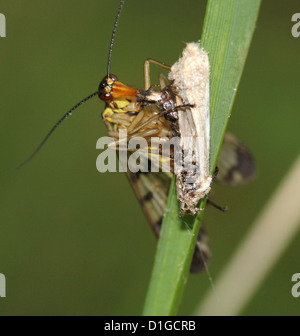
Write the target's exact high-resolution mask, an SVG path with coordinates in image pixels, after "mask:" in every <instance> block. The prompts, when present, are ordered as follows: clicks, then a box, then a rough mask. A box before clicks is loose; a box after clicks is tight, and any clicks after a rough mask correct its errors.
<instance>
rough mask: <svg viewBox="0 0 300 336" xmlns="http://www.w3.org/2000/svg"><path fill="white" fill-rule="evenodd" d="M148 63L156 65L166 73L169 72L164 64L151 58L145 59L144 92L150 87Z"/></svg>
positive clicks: (169, 68) (168, 68) (168, 67)
mask: <svg viewBox="0 0 300 336" xmlns="http://www.w3.org/2000/svg"><path fill="white" fill-rule="evenodd" d="M150 63H152V64H155V65H158V66H159V67H161V68H163V69H166V70H168V71H170V70H171V67H170V66H168V65H166V64H164V63H161V62H158V61H155V60H154V59H152V58H148V59H146V61H145V63H144V77H145V90H148V89H149V88H150V86H151V82H150Z"/></svg>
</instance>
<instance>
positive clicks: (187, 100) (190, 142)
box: [19, 0, 254, 272]
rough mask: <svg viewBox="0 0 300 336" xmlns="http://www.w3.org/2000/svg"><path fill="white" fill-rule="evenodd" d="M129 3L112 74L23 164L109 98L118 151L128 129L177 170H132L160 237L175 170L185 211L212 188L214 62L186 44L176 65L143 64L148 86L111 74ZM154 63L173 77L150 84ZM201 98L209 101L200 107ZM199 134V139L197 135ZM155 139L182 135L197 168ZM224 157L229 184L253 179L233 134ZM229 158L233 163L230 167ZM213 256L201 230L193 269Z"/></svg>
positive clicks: (185, 153) (182, 146)
mask: <svg viewBox="0 0 300 336" xmlns="http://www.w3.org/2000/svg"><path fill="white" fill-rule="evenodd" d="M124 1H125V0H122V1H121V3H120V6H119V11H118V14H117V17H116V21H115V25H114V29H113V33H112V39H111V44H110V49H109V58H108V66H107V75H106V76H105V77H104V78H103V80H102V81H101V82H100V85H99V87H98V90H97V91H96V92H94V93H92V94H91V95H89V96H88V97H87V98H85V99H83V100H82V101H80V102H79V103H78V104H76V105H75V106H74V107H73V108H72V109H71V110H69V111H68V112H67V113H66V114H65V115H64V116H63V117H62V118H61V119H60V120H59V121H58V122H57V123H56V124H55V125H54V127H53V128H52V129H51V130H50V132H49V133H48V134H47V136H46V137H45V138H44V140H43V141H42V142H41V144H40V145H39V146H38V147H37V149H36V150H35V151H34V152H33V154H32V155H31V156H30V157H29V158H28V159H27V160H26V161H25V162H24V163H22V164H21V165H20V166H19V167H22V166H24V165H25V164H27V163H28V162H29V161H30V160H31V159H32V158H34V157H35V156H36V154H37V153H38V152H39V151H40V149H41V148H42V147H43V146H44V144H45V143H46V142H47V141H48V139H49V137H50V136H51V135H52V134H53V132H54V131H55V130H56V129H57V128H58V126H60V125H61V123H62V122H63V121H64V120H65V119H66V118H67V117H68V116H69V115H71V114H72V112H73V111H74V110H75V109H77V108H78V107H79V106H80V105H82V104H83V103H85V102H86V101H88V100H89V99H91V98H93V97H95V96H98V97H99V98H100V99H101V100H102V101H105V104H106V108H105V110H104V112H103V114H102V116H103V119H104V122H105V124H106V126H107V129H108V135H109V136H110V137H112V138H114V139H115V140H116V141H115V143H116V144H117V149H118V150H119V151H120V150H122V149H121V147H122V146H121V139H120V138H119V131H120V130H126V133H127V135H128V136H127V141H129V140H132V139H135V138H137V137H143V138H144V139H146V143H147V146H146V148H145V151H146V152H147V153H149V154H150V156H148V157H149V160H148V161H147V163H146V164H148V165H149V166H151V165H152V164H153V162H154V161H155V162H158V165H159V168H162V167H163V165H164V163H166V162H167V163H169V164H170V166H171V168H172V171H173V172H168V173H165V172H162V171H160V172H151V171H149V172H146V171H147V170H140V171H137V172H131V171H127V176H128V179H129V181H130V182H131V184H132V186H133V189H134V191H135V193H136V195H137V197H138V199H139V201H140V203H141V206H142V208H143V210H144V212H145V214H146V217H147V219H148V221H149V222H150V224H151V227H152V229H153V231H154V233H155V235H156V236H157V237H159V235H160V231H161V224H162V219H163V216H164V212H165V207H166V202H167V197H168V192H169V188H170V181H171V178H172V175H173V173H175V175H176V180H177V188H178V199H179V201H180V203H181V210H182V212H187V213H192V214H194V213H196V212H197V211H198V210H199V209H198V208H197V204H198V203H199V200H200V199H201V198H203V197H205V196H206V195H208V193H209V191H210V184H211V181H212V176H210V174H209V166H208V162H209V160H208V153H209V128H210V127H209V108H208V105H209V104H208V102H209V80H208V78H207V76H208V77H209V64H208V63H207V62H208V58H207V54H206V53H205V51H203V50H201V49H200V48H199V46H198V45H197V44H195V43H192V44H188V45H187V47H186V49H185V52H184V54H183V57H182V59H181V60H179V61H178V62H177V63H175V65H174V66H173V67H169V66H167V65H165V64H163V63H160V62H157V61H155V60H152V59H148V60H146V61H145V64H144V72H145V87H144V89H137V88H134V87H131V86H127V85H125V84H123V83H121V82H120V81H119V80H118V78H117V77H116V76H115V75H113V74H111V73H110V65H111V56H112V48H113V44H114V38H115V33H116V29H117V24H118V21H119V17H120V13H121V10H122V7H123V5H124ZM191 54H196V56H195V57H194V58H193V59H194V61H193V62H194V63H196V71H197V73H198V74H199V76H200V79H198V82H196V83H195V82H193V81H192V80H189V81H190V84H192V87H189V85H185V83H184V78H183V77H185V76H191V73H192V72H193V71H194V70H193V69H192V70H190V69H189V68H188V67H187V68H186V69H184V72H183V71H181V68H185V64H188V63H190V61H189V57H191ZM197 55H198V56H201V58H203V61H201V62H202V64H198V65H197V60H196V58H197V57H198V56H197ZM194 63H193V64H194ZM204 63H205V64H206V65H205V64H204ZM150 64H156V65H158V66H161V67H162V68H163V69H165V70H167V71H169V80H168V79H167V78H166V77H165V76H163V75H160V78H159V84H158V85H152V86H151V84H150V83H151V80H150ZM203 82H205V85H204V88H203V89H201V88H200V87H203ZM158 87H159V89H158ZM194 87H196V88H197V90H196V91H197V92H198V93H200V95H201V97H200V100H199V97H198V96H197V94H196V95H195V94H194V95H193V96H192V97H191V95H190V94H191V92H192V91H193V88H194ZM197 92H196V93H197ZM201 102H202V103H203V102H204V103H205V104H203V106H200V105H201V104H202V103H201ZM199 110H201V111H200V116H198V115H197V113H198V112H199ZM199 135H200V140H198V139H197V136H199ZM189 136H190V137H191V138H192V139H187V140H186V139H185V137H189ZM153 137H158V138H164V139H167V140H170V139H173V138H174V137H179V139H180V143H179V152H180V155H179V156H180V157H183V158H187V159H188V160H187V161H188V167H189V165H190V166H192V170H189V169H187V168H186V166H183V165H182V164H181V163H180V164H179V165H177V166H176V160H175V159H174V157H175V154H176V151H178V150H176V148H175V149H174V151H173V153H171V155H169V156H166V155H164V152H163V151H162V150H159V155H158V158H157V157H154V156H153V154H151V150H150V149H151V139H152V138H153ZM118 146H119V147H118ZM223 148H224V150H225V151H226V154H225V152H224V154H223V155H222V152H223ZM236 153H238V154H236ZM151 155H152V156H151ZM234 155H237V156H234ZM232 157H234V158H235V159H236V158H238V160H235V161H234V160H233V159H232ZM220 158H223V161H224V163H222V162H219V163H218V165H219V168H220V172H219V175H218V177H217V179H218V180H222V179H224V181H226V183H228V184H230V183H231V182H230V180H233V179H235V178H237V177H238V180H239V181H238V182H237V183H236V184H240V183H241V182H245V181H247V180H250V179H251V178H252V176H253V173H254V165H253V159H252V156H251V155H250V154H249V152H248V151H247V150H246V148H245V147H244V146H243V145H242V144H241V143H239V142H238V141H237V140H236V138H235V137H234V136H231V135H229V134H227V135H226V136H225V139H224V145H223V147H222V150H221V155H220ZM230 158H231V159H230ZM157 159H158V160H157ZM226 160H227V162H226ZM228 162H230V164H231V165H228ZM233 162H235V164H234V165H232V163H233ZM232 166H234V173H230V170H231V168H232ZM245 167H248V169H244V168H245ZM249 167H250V168H249ZM191 180H192V183H191ZM209 258H210V251H209V248H208V244H207V235H206V233H205V230H204V229H203V228H202V229H201V230H200V233H199V235H198V241H197V245H196V248H195V252H194V257H193V261H192V265H191V271H192V272H199V271H201V270H203V269H204V268H205V267H206V264H207V262H208V260H209Z"/></svg>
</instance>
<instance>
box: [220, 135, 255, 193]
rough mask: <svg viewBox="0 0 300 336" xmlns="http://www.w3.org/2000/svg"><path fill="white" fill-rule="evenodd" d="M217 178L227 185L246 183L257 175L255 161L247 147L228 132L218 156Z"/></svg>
mask: <svg viewBox="0 0 300 336" xmlns="http://www.w3.org/2000/svg"><path fill="white" fill-rule="evenodd" d="M217 166H218V169H219V172H218V175H217V177H216V180H217V181H218V182H221V183H223V184H226V185H231V186H238V185H243V184H246V183H248V182H250V181H252V180H253V178H254V177H255V171H256V167H255V162H254V159H253V156H252V154H251V153H250V151H249V150H248V149H247V147H246V146H245V145H244V144H243V143H242V142H241V141H240V140H239V139H238V138H237V137H236V136H234V135H233V134H231V133H229V132H227V133H226V134H225V137H224V141H223V144H222V147H221V151H220V155H219V158H218V164H217Z"/></svg>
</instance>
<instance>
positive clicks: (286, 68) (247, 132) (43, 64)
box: [0, 0, 300, 315]
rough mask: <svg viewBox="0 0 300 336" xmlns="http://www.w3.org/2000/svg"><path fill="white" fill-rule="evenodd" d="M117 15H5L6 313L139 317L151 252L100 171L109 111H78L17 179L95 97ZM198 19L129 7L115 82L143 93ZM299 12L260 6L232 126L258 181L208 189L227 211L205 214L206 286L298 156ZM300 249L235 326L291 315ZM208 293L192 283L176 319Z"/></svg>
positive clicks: (30, 6)
mask: <svg viewBox="0 0 300 336" xmlns="http://www.w3.org/2000/svg"><path fill="white" fill-rule="evenodd" d="M118 4H119V1H118V0H110V1H109V0H85V1H83V0H81V1H78V0H77V1H71V0H59V1H58V0H51V1H50V0H44V1H38V0H27V1H21V0H12V1H9V2H8V1H3V0H2V1H1V3H0V12H1V13H3V14H5V16H6V20H7V37H6V38H1V39H0V85H1V86H0V87H1V91H0V95H1V99H0V110H1V113H0V128H1V132H0V144H1V169H0V273H3V274H5V275H6V278H7V298H6V299H0V314H1V315H33V314H34V315H139V314H141V311H142V307H143V303H144V299H145V294H146V291H147V287H148V282H149V277H150V274H151V268H152V264H153V257H154V254H155V247H156V241H155V238H154V236H153V235H152V233H151V231H150V229H149V227H148V223H147V221H146V219H145V218H144V215H143V213H142V211H141V208H140V207H139V204H138V202H137V201H136V199H135V195H134V194H133V191H132V190H131V188H130V186H129V184H128V181H127V180H126V177H125V175H124V174H121V173H107V174H100V173H98V172H97V171H96V167H95V162H96V157H97V155H98V154H99V151H97V150H96V141H97V139H98V138H99V137H100V136H103V135H105V133H106V129H105V126H104V124H103V123H102V120H101V113H102V111H103V108H104V104H103V103H102V102H99V101H98V100H97V99H94V100H91V101H90V102H89V103H87V104H86V105H85V106H82V107H81V108H80V110H77V111H76V112H75V113H74V115H73V117H71V118H69V119H68V120H67V121H66V122H65V123H64V125H63V126H62V127H61V128H60V129H59V130H58V131H57V132H56V134H55V135H54V136H53V138H52V139H51V140H50V141H49V143H48V144H47V145H46V147H45V148H44V149H43V150H42V152H41V153H40V154H39V156H38V157H36V158H35V160H34V161H32V162H31V163H30V164H29V165H27V166H26V167H24V168H23V169H22V170H20V171H15V169H14V167H16V166H17V165H18V164H19V163H21V162H22V161H23V160H24V159H25V158H26V157H27V156H28V155H29V154H30V153H31V151H32V150H33V149H34V148H35V147H36V146H37V145H38V143H39V142H40V140H41V139H42V138H43V136H44V135H45V134H46V133H47V132H48V130H49V129H50V127H52V126H53V125H54V123H55V122H56V121H57V120H58V119H59V118H60V117H61V116H62V114H64V113H65V112H66V111H67V110H68V109H69V108H70V107H71V106H72V105H74V104H75V103H77V102H78V101H79V100H80V99H81V98H83V97H85V96H87V95H88V94H90V93H92V92H94V91H96V90H97V86H98V84H99V82H100V80H101V79H102V77H103V76H104V75H105V72H106V66H107V54H108V46H109V42H110V37H111V33H112V27H113V23H114V19H115V15H116V12H117V7H118ZM204 10H205V1H200V0H198V1H195V0H185V1H181V0H172V1H171V0H164V1H161V0H152V1H151V2H149V1H141V0H128V1H127V3H126V4H125V7H124V11H123V13H122V16H121V21H120V25H119V29H118V32H117V37H116V43H115V47H114V50H113V58H112V68H111V71H112V72H113V73H115V74H117V75H118V77H119V79H120V80H121V81H123V82H125V83H128V84H130V85H133V86H136V87H142V86H143V61H144V60H145V59H146V58H149V57H152V58H155V59H158V60H161V61H163V62H165V63H167V64H173V63H174V62H175V61H176V60H177V59H178V57H179V55H180V53H181V51H182V49H183V47H184V43H185V42H190V41H197V40H199V39H200V36H201V27H202V22H203V16H204ZM296 12H300V6H299V1H298V0H294V1H291V0H288V1H284V0H281V1H264V2H263V3H262V8H261V12H260V16H259V20H258V23H257V27H256V31H255V35H254V39H253V43H252V46H251V49H250V53H249V57H248V59H247V63H246V67H245V71H244V73H243V77H242V81H241V84H240V87H239V90H238V93H237V97H236V101H235V104H234V108H233V111H232V117H231V120H230V123H229V129H230V130H231V131H232V132H233V133H235V134H236V135H237V136H238V137H239V138H240V139H242V140H243V142H244V143H246V144H247V145H248V147H249V148H251V151H252V152H253V154H254V156H255V158H256V162H257V166H258V176H257V179H256V180H255V182H254V183H252V184H250V185H249V186H245V187H240V188H228V187H223V186H216V191H215V197H214V199H215V200H216V201H217V202H218V203H220V204H227V205H228V206H229V208H230V211H229V212H228V213H227V214H223V213H220V212H218V211H216V210H214V209H207V213H206V214H205V222H206V226H207V229H208V231H209V236H210V244H211V248H212V251H213V260H212V263H211V266H210V272H211V274H212V277H213V279H217V278H218V274H220V272H221V270H222V269H223V267H224V265H226V263H227V262H228V261H229V260H230V257H231V256H232V254H233V253H234V251H235V249H236V248H237V246H238V244H239V242H240V241H241V239H243V237H245V235H246V234H247V232H248V230H249V226H250V225H251V223H252V222H253V220H254V219H255V218H256V216H257V215H258V213H259V212H260V210H261V209H262V208H263V207H264V204H265V203H266V201H267V200H268V199H269V197H270V196H271V195H272V193H273V192H274V190H275V189H276V186H277V185H278V184H279V182H280V180H281V179H282V178H283V176H284V175H285V174H286V172H287V170H288V169H289V167H290V165H291V164H292V163H293V161H294V159H295V158H296V157H297V155H298V154H299V143H300V142H299V140H300V135H299V126H300V114H299V78H300V38H298V39H296V38H293V37H292V35H291V27H292V22H291V16H292V14H294V13H296ZM153 73H154V75H153V77H152V78H154V79H155V78H156V75H157V73H158V71H155V70H154V71H153ZM291 197H293V195H291ZM287 202H288V200H287ZM282 211H285V210H284V204H283V205H282ZM282 225H284V223H282ZM299 238H300V234H298V235H297V236H295V238H294V240H293V242H292V243H291V245H290V247H289V249H288V250H287V251H286V252H285V253H284V255H282V256H281V259H280V260H279V262H278V263H277V264H276V267H275V268H274V269H273V271H272V272H271V274H269V276H268V278H267V279H266V281H265V282H264V283H263V285H262V286H261V287H260V289H259V291H258V292H257V293H256V294H255V295H254V296H253V297H252V298H251V301H250V303H249V305H248V306H247V307H246V308H245V310H244V311H243V314H245V315H249V314H250V315H254V314H255V315H256V314H267V315H271V314H275V315H282V314H284V315H285V314H292V315H297V314H299V312H300V309H299V307H300V299H295V298H293V297H292V296H291V294H290V291H291V276H292V274H294V273H297V272H300V257H299V256H300V245H299V244H298V241H299ZM232 285H233V286H234V284H232ZM209 288H210V283H209V280H208V276H207V274H206V273H203V274H201V275H192V276H191V277H190V279H189V282H188V285H187V290H186V293H185V297H184V301H183V304H182V307H181V310H180V314H183V315H189V314H192V313H193V311H194V309H195V307H196V306H197V305H198V303H199V302H200V301H201V299H202V298H203V297H204V294H205V293H206V291H207V290H208V289H209Z"/></svg>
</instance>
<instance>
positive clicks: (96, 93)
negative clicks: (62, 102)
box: [17, 91, 99, 169]
mask: <svg viewBox="0 0 300 336" xmlns="http://www.w3.org/2000/svg"><path fill="white" fill-rule="evenodd" d="M98 94H99V91H96V92H94V93H92V94H91V95H89V96H88V97H86V98H84V99H82V100H81V101H80V102H79V103H77V104H76V105H75V106H73V107H72V108H71V109H70V110H69V111H68V112H67V113H66V114H64V115H63V117H62V118H60V119H59V121H58V122H57V123H56V124H55V125H54V126H53V127H52V129H51V130H50V132H49V133H48V134H47V135H46V137H45V138H44V140H43V141H42V142H41V143H40V144H39V146H38V147H37V148H36V150H35V151H34V152H33V153H32V154H31V155H30V156H29V157H28V159H26V160H25V161H24V162H23V163H21V164H20V165H19V166H18V167H17V169H20V168H22V167H23V166H25V165H26V164H27V163H28V162H29V161H31V160H32V159H33V158H34V157H35V156H36V155H37V153H38V152H39V151H40V150H41V148H42V147H43V146H44V145H45V143H46V142H47V140H48V139H49V138H50V136H51V135H52V134H53V132H54V131H55V130H56V129H57V127H58V126H59V125H60V124H61V123H62V122H63V121H64V120H65V119H67V118H68V117H69V116H70V115H71V114H72V112H73V111H74V110H76V109H77V108H78V107H79V106H80V105H82V104H83V103H85V102H86V101H88V100H89V99H91V98H93V97H94V96H96V95H98Z"/></svg>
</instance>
